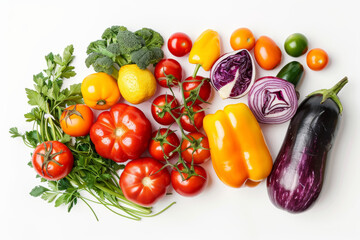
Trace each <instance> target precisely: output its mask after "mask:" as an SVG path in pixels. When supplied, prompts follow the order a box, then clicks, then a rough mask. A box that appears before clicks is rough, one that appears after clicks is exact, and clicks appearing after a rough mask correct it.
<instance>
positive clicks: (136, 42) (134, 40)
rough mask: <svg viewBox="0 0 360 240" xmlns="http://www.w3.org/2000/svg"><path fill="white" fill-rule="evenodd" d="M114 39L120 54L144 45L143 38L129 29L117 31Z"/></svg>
mask: <svg viewBox="0 0 360 240" xmlns="http://www.w3.org/2000/svg"><path fill="white" fill-rule="evenodd" d="M116 39H117V42H118V44H119V46H120V51H121V53H122V54H128V53H131V52H133V51H136V50H139V49H140V48H142V47H143V46H144V45H145V41H144V39H142V38H141V37H139V36H137V35H135V33H133V32H130V31H121V32H119V33H118V35H117V37H116Z"/></svg>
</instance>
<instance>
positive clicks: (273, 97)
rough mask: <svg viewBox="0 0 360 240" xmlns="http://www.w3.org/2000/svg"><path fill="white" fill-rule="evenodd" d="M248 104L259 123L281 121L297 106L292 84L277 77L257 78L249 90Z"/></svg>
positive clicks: (293, 112)
mask: <svg viewBox="0 0 360 240" xmlns="http://www.w3.org/2000/svg"><path fill="white" fill-rule="evenodd" d="M248 104H249V108H250V109H251V111H252V112H253V113H254V115H255V117H256V119H257V120H258V122H260V123H283V122H286V121H288V120H290V119H291V118H292V117H293V116H294V114H295V112H296V109H297V107H298V99H297V96H296V91H295V88H294V85H293V84H292V83H290V82H288V81H286V80H283V79H280V78H277V77H263V78H260V79H258V80H257V81H256V82H255V83H254V85H253V86H252V88H251V89H250V91H249V95H248Z"/></svg>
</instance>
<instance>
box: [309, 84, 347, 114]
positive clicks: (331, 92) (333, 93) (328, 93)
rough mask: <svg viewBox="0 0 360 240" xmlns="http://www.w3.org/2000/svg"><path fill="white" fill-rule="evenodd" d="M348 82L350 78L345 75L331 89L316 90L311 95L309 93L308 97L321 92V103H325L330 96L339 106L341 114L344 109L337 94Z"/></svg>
mask: <svg viewBox="0 0 360 240" xmlns="http://www.w3.org/2000/svg"><path fill="white" fill-rule="evenodd" d="M347 83H348V78H347V77H344V78H343V79H341V80H340V81H339V82H338V83H337V84H335V86H333V87H332V88H330V89H320V90H317V91H315V92H312V93H310V94H309V95H307V97H311V96H313V95H316V94H321V95H323V98H322V100H321V103H324V102H325V101H326V100H327V99H328V98H330V99H332V100H333V101H334V102H335V103H336V105H337V106H338V107H339V113H340V114H341V113H342V111H343V106H342V104H341V102H340V99H339V97H338V96H337V94H338V93H339V92H340V90H341V89H342V88H343V87H344V86H345V85H346V84H347Z"/></svg>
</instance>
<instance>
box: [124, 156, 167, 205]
mask: <svg viewBox="0 0 360 240" xmlns="http://www.w3.org/2000/svg"><path fill="white" fill-rule="evenodd" d="M163 166H164V164H162V163H160V162H159V161H156V160H155V159H153V158H140V159H136V160H132V161H130V162H129V163H128V164H126V166H125V168H124V171H123V172H122V173H121V176H120V188H121V190H122V191H123V193H124V195H125V197H126V198H127V199H129V200H131V201H133V202H134V203H137V204H139V205H142V206H151V205H152V204H154V203H155V202H156V201H157V200H159V199H160V198H161V197H163V196H164V195H165V194H166V189H167V187H168V186H169V185H170V173H169V171H168V170H167V169H166V168H163V169H162V170H161V171H159V170H160V169H161V168H162V167H163Z"/></svg>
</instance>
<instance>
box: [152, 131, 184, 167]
mask: <svg viewBox="0 0 360 240" xmlns="http://www.w3.org/2000/svg"><path fill="white" fill-rule="evenodd" d="M161 145H162V148H161ZM179 145H180V140H179V138H178V137H177V135H176V133H175V132H173V131H171V130H170V129H166V128H161V129H159V131H155V132H153V135H152V140H151V141H150V144H149V153H150V155H151V156H152V157H153V158H155V159H156V160H158V161H165V156H167V157H168V160H169V159H171V157H173V156H174V155H169V154H170V153H171V152H172V151H174V149H175V148H176V147H177V146H179Z"/></svg>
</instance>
